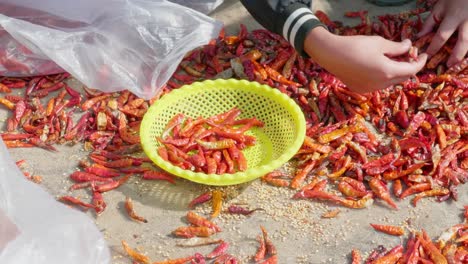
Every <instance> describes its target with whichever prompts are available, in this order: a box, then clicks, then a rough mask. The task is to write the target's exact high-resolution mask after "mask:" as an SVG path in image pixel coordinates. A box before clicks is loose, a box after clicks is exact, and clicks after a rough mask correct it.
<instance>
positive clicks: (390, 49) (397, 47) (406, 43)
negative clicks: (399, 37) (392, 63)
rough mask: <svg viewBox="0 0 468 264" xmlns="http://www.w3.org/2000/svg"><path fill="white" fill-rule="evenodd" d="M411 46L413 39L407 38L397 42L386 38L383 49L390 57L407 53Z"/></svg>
mask: <svg viewBox="0 0 468 264" xmlns="http://www.w3.org/2000/svg"><path fill="white" fill-rule="evenodd" d="M410 48H411V40H409V39H405V40H403V41H402V42H395V41H390V40H386V41H385V42H384V43H383V50H384V53H385V55H387V56H389V57H395V56H399V55H402V54H405V53H407V52H408V51H409V49H410Z"/></svg>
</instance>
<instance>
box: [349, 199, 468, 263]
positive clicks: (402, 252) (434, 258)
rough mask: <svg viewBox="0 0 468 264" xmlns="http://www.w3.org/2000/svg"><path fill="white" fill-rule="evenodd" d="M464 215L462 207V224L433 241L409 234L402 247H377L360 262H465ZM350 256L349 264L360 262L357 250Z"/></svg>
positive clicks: (467, 221)
mask: <svg viewBox="0 0 468 264" xmlns="http://www.w3.org/2000/svg"><path fill="white" fill-rule="evenodd" d="M467 213H468V206H465V223H461V224H457V225H454V226H452V227H450V228H448V229H447V230H445V231H444V232H443V233H442V235H440V237H439V238H438V239H437V240H435V241H433V240H432V239H431V238H430V237H429V236H428V235H427V233H426V232H425V231H424V230H421V232H412V233H411V234H410V236H409V238H408V240H407V241H406V245H404V246H403V245H397V246H395V247H394V248H392V249H391V250H386V249H385V248H384V247H382V246H379V247H378V248H376V249H374V250H373V251H372V252H371V253H370V255H369V257H368V258H367V259H366V261H365V262H364V263H365V264H370V263H441V264H442V263H468V214H467ZM374 228H375V227H374ZM351 255H352V261H351V263H352V264H360V263H362V262H361V256H360V253H359V251H358V250H357V249H353V251H352V254H351Z"/></svg>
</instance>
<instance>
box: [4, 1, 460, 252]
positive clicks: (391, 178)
mask: <svg viewBox="0 0 468 264" xmlns="http://www.w3.org/2000/svg"><path fill="white" fill-rule="evenodd" d="M423 11H425V9H418V10H414V11H410V12H405V13H401V14H397V15H384V16H380V17H378V20H379V21H376V22H372V23H370V22H369V19H368V17H367V14H366V12H365V11H363V12H349V13H346V15H348V16H352V17H354V16H358V17H361V24H360V25H357V26H355V27H345V26H342V25H341V24H340V23H338V22H333V21H330V20H329V19H328V18H327V17H326V15H325V14H324V13H322V12H318V13H317V16H318V17H320V18H321V19H322V21H323V22H324V23H325V24H327V26H328V27H329V29H330V30H331V31H333V32H335V33H337V34H342V35H356V34H365V35H380V36H383V37H385V38H387V39H392V40H395V41H399V40H401V39H403V38H409V39H412V40H413V45H414V46H415V47H417V48H418V49H419V50H420V51H424V50H425V49H426V47H427V45H428V42H430V40H431V38H432V36H433V35H434V33H430V34H428V35H426V36H423V37H422V38H420V39H415V33H416V32H417V31H418V30H419V29H420V27H421V25H422V22H421V19H420V17H419V14H420V13H421V12H423ZM455 40H456V36H453V37H452V38H451V39H450V40H449V41H448V42H447V44H446V45H445V46H444V47H443V48H442V49H441V51H440V52H439V53H438V54H436V55H435V56H434V57H433V58H432V59H431V60H430V61H429V62H428V63H427V65H426V69H425V70H424V71H422V72H421V73H419V74H418V75H417V76H414V77H413V78H411V79H410V80H408V81H405V82H404V83H402V84H400V85H397V86H395V87H392V88H389V89H386V90H381V91H377V92H374V93H372V94H366V95H362V94H357V93H354V92H352V91H350V90H348V89H347V88H346V87H345V85H344V84H343V83H342V82H340V81H339V80H337V79H336V78H335V77H334V76H333V75H332V74H330V73H328V72H327V71H326V70H324V69H322V68H321V67H320V66H318V65H317V64H315V63H314V62H313V61H312V60H310V59H306V58H303V57H301V56H298V55H297V54H296V52H295V51H294V49H293V48H292V47H291V46H290V45H289V44H288V43H287V42H286V41H285V40H284V39H282V38H281V37H280V36H278V35H276V34H273V33H271V32H268V31H266V30H254V31H252V32H247V30H246V28H245V27H244V26H241V31H240V33H239V35H237V36H225V35H224V34H220V36H219V37H218V39H216V40H213V41H212V42H211V43H210V44H208V45H206V46H204V47H202V48H200V49H197V50H194V51H192V52H190V53H189V54H187V56H186V57H185V58H184V59H183V61H182V62H181V64H180V65H179V68H178V71H177V72H176V73H175V74H174V75H173V77H172V78H171V80H170V81H169V82H168V83H167V85H166V87H164V88H163V89H162V90H161V92H160V93H159V94H158V95H157V96H156V97H155V98H153V99H152V100H150V101H145V100H143V99H140V98H137V97H136V96H135V95H133V94H132V93H130V92H129V91H123V92H119V93H104V92H100V91H96V90H93V89H89V88H86V87H85V88H84V91H85V94H84V97H83V95H82V94H80V93H79V92H77V91H75V90H73V89H72V88H70V87H69V86H68V85H67V84H66V82H65V81H66V80H67V78H68V77H69V74H67V73H64V74H58V75H53V76H40V77H34V78H21V79H19V78H7V77H2V78H0V93H3V94H4V96H3V97H0V107H6V108H7V109H9V110H11V112H12V114H11V115H10V116H9V117H8V119H7V121H6V132H4V133H2V134H1V136H2V138H3V140H4V141H5V143H6V145H7V146H8V147H9V148H17V147H40V148H44V149H47V150H50V151H55V150H56V149H55V147H54V144H65V143H67V144H70V143H71V144H74V143H77V142H84V144H85V145H84V146H85V149H87V150H91V153H90V154H89V157H88V159H86V160H82V161H80V167H81V170H80V171H77V172H74V173H73V174H72V175H71V179H72V180H73V181H75V182H76V184H74V185H73V186H72V187H71V190H76V189H80V188H87V189H89V190H90V191H91V192H92V194H93V199H92V201H91V202H90V203H87V202H84V201H81V200H78V199H77V198H75V197H73V196H64V197H61V198H60V200H62V201H65V202H70V203H73V204H76V205H79V206H81V207H83V208H84V209H88V208H92V209H94V210H95V211H96V213H97V214H99V213H102V212H103V210H104V209H105V207H106V205H105V202H104V199H103V196H102V194H103V193H105V192H107V191H110V190H113V189H115V188H118V187H119V186H120V185H122V184H124V183H125V182H127V181H128V180H129V178H131V177H136V176H138V175H141V178H142V179H147V180H166V181H168V182H170V183H174V179H173V178H172V176H171V175H168V174H166V173H163V172H160V171H158V170H157V169H156V168H154V167H152V163H151V161H150V160H149V159H148V158H146V157H144V156H141V155H140V153H141V146H140V140H139V136H138V130H139V125H140V122H141V119H142V117H143V115H144V114H145V113H146V111H147V109H148V107H149V105H151V103H152V102H154V101H155V100H157V99H158V98H159V97H160V96H162V95H163V94H165V93H168V92H170V91H171V90H172V89H177V88H178V87H180V86H182V85H184V84H190V83H192V82H194V81H197V80H204V79H211V78H230V77H233V78H239V79H248V80H251V81H258V82H260V83H264V84H268V85H270V86H272V87H275V88H277V89H279V90H280V91H281V92H283V93H285V94H287V95H289V96H290V97H291V98H293V99H294V100H295V101H296V102H297V103H298V104H299V106H300V107H301V108H302V110H303V112H304V114H305V116H306V119H307V137H306V139H305V142H304V144H303V146H302V148H301V149H300V150H299V152H298V153H297V155H296V156H295V159H296V160H297V161H298V164H299V168H298V170H297V172H296V173H295V175H292V176H290V175H286V174H284V173H282V172H280V171H275V172H273V173H271V174H269V175H266V176H265V177H263V180H264V181H266V182H269V183H271V184H273V185H276V186H284V187H286V186H287V187H290V188H293V189H297V190H298V192H297V193H296V194H295V195H294V198H307V199H319V200H326V201H330V202H332V203H336V204H339V205H342V206H346V207H350V208H363V207H366V206H369V205H370V204H371V203H372V202H373V200H374V199H381V200H382V201H385V202H386V203H387V204H389V205H390V206H391V207H393V208H396V204H395V202H394V201H393V198H392V195H391V193H390V191H389V184H390V183H392V185H391V188H392V191H393V194H394V196H395V197H398V198H400V199H403V198H405V197H408V196H411V195H416V196H415V198H414V200H413V203H414V204H415V205H416V203H417V202H418V200H420V199H421V198H423V197H428V196H437V197H438V199H439V200H440V201H443V200H446V199H449V198H453V199H457V192H456V187H457V186H458V185H460V184H462V183H464V182H466V180H467V179H468V138H467V135H468V102H467V97H468V89H467V86H468V67H467V65H468V59H466V58H465V59H464V60H463V61H462V62H461V63H459V64H457V65H455V66H454V67H452V68H450V69H446V68H445V66H444V65H445V62H446V60H447V57H448V54H449V53H450V51H451V49H452V48H453V46H454V44H455ZM13 89H23V90H24V96H16V95H11V90H13ZM78 109H80V110H81V111H80V110H78ZM78 112H79V113H78ZM75 114H81V116H80V117H79V120H78V121H77V122H74V121H73V120H74V118H73V116H74V115H75ZM368 124H372V125H373V126H374V127H370V126H369V125H368ZM382 135H383V136H384V137H383V138H384V139H381V136H382ZM386 139H389V140H388V141H387V140H386ZM335 189H337V190H338V191H339V193H337V192H336V191H335ZM202 196H203V195H202ZM126 208H127V210H128V211H129V215H130V217H132V219H134V220H136V221H141V222H145V221H146V219H144V218H142V217H140V216H138V215H136V214H135V212H133V206H132V205H131V200H127V203H126ZM418 241H419V242H418V243H420V244H421V245H422V246H424V242H423V241H426V239H425V237H424V236H422V238H421V239H418Z"/></svg>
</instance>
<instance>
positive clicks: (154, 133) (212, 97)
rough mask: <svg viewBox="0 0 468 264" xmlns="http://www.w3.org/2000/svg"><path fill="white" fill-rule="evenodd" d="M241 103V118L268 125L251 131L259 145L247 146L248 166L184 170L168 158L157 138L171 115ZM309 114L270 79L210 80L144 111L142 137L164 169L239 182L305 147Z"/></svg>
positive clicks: (208, 112) (214, 181) (206, 113)
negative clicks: (207, 171) (229, 171)
mask: <svg viewBox="0 0 468 264" xmlns="http://www.w3.org/2000/svg"><path fill="white" fill-rule="evenodd" d="M233 107H238V108H239V109H240V110H241V111H242V114H241V115H240V117H239V118H250V117H256V118H257V119H259V120H261V121H263V122H264V124H265V126H264V127H262V128H253V129H251V130H249V132H247V134H251V135H253V136H255V137H256V138H257V143H256V144H255V146H252V147H249V148H247V149H245V150H243V153H244V155H245V157H246V159H247V166H248V167H247V170H246V171H244V172H237V173H234V174H221V175H217V174H205V173H200V172H193V171H190V170H183V169H181V168H179V167H177V166H174V165H172V164H171V163H169V162H167V161H165V160H163V159H162V158H161V157H160V156H159V155H158V152H157V149H158V147H159V146H160V145H161V143H160V142H159V141H158V140H156V138H157V137H160V136H161V134H162V131H163V129H164V127H165V126H166V124H167V123H168V122H169V120H170V119H171V118H172V117H173V116H175V115H176V114H178V113H183V114H185V115H186V116H190V117H192V118H197V117H199V116H203V117H205V118H207V117H210V116H213V115H216V114H219V113H222V112H225V111H228V110H230V109H231V108H233ZM305 130H306V126H305V118H304V115H303V113H302V111H301V109H300V108H299V106H298V105H297V104H296V103H295V102H294V101H293V100H292V99H291V98H289V97H288V96H287V95H285V94H283V93H281V92H279V91H278V90H276V89H273V88H271V87H269V86H266V85H261V84H259V83H257V82H248V81H245V80H235V79H229V80H223V79H219V80H207V81H203V82H195V83H192V84H190V85H185V86H182V87H181V88H179V89H176V90H173V91H171V92H170V93H169V94H167V95H165V96H163V97H162V98H161V99H159V100H157V101H156V102H155V103H154V104H153V105H152V106H151V107H150V108H149V109H148V112H147V113H146V114H145V116H144V117H143V120H142V122H141V127H140V138H141V144H142V146H143V150H144V151H145V153H146V155H148V157H149V158H150V159H151V160H152V161H153V162H154V163H155V164H156V165H157V166H158V167H160V168H161V169H163V170H165V171H167V172H169V173H171V174H173V175H176V176H179V177H182V178H185V179H188V180H190V181H194V182H197V183H202V184H207V185H233V184H239V183H244V182H248V181H251V180H253V179H256V178H259V177H261V176H263V175H265V174H267V173H269V172H271V171H273V170H275V169H277V168H279V167H281V166H282V165H283V164H284V163H286V162H287V161H288V160H289V159H291V158H292V157H293V156H294V155H295V154H296V152H297V151H298V150H299V148H300V147H301V145H302V143H303V141H304V136H305Z"/></svg>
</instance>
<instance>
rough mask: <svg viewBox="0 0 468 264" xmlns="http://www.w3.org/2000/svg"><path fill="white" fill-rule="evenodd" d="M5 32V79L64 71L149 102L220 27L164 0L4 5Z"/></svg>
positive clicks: (24, 0) (9, 0)
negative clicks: (187, 55) (188, 56)
mask: <svg viewBox="0 0 468 264" xmlns="http://www.w3.org/2000/svg"><path fill="white" fill-rule="evenodd" d="M209 4H212V5H211V8H212V7H213V6H214V5H215V4H216V3H212V2H209ZM197 6H203V4H199V5H197ZM207 10H208V9H207ZM0 27H1V28H3V29H4V31H3V32H2V31H1V30H0V47H2V49H0V50H3V54H2V52H0V75H3V76H34V75H43V74H51V73H57V72H60V71H62V69H63V70H65V71H67V72H69V73H71V74H72V75H73V76H74V77H75V78H76V79H78V80H79V81H80V82H82V83H83V84H84V85H86V86H88V87H90V88H96V89H99V90H102V91H105V92H114V91H120V90H124V89H128V90H130V91H132V92H133V93H135V94H136V95H138V96H139V97H142V98H145V99H150V98H151V97H152V96H154V95H155V94H156V93H157V91H158V90H159V89H161V87H163V86H164V84H165V83H166V82H167V81H168V80H169V78H170V76H171V75H172V74H173V73H174V71H175V70H176V68H177V65H178V64H179V62H180V61H181V60H182V58H183V56H184V55H185V54H186V53H187V52H188V51H190V50H192V49H194V48H196V47H199V46H201V45H204V44H206V43H208V42H209V41H210V40H211V39H213V38H215V37H216V36H217V35H218V33H219V31H220V30H221V28H222V23H221V22H219V21H216V20H214V19H212V18H210V17H208V16H206V15H204V14H202V13H199V12H197V11H195V10H194V9H190V8H187V7H184V6H181V5H178V4H174V3H171V2H168V1H164V0H151V1H150V0H113V1H109V0H107V1H94V0H82V1H62V0H46V1H35V0H3V1H2V3H0ZM2 33H3V34H2ZM6 33H8V34H6Z"/></svg>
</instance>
